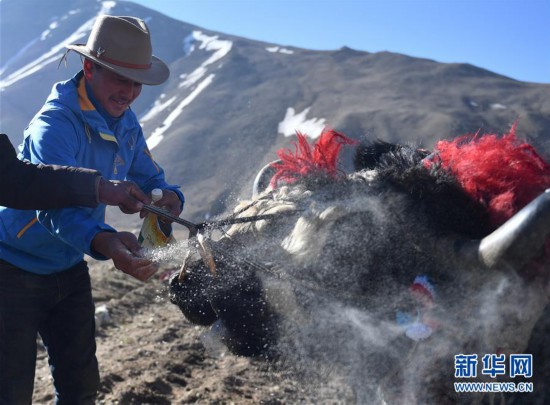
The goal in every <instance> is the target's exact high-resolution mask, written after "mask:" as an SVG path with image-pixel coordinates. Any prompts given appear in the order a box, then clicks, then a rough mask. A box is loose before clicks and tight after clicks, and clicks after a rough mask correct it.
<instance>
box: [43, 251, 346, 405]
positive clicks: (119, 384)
mask: <svg viewBox="0 0 550 405" xmlns="http://www.w3.org/2000/svg"><path fill="white" fill-rule="evenodd" d="M88 262H89V266H90V274H91V277H92V285H93V292H94V299H95V302H96V308H98V307H100V306H102V305H105V307H106V309H107V311H108V321H104V322H101V323H98V324H99V326H98V332H97V339H96V341H97V346H98V347H97V358H98V361H99V366H100V372H101V385H100V392H99V397H98V403H100V404H180V403H209V404H283V403H285V404H286V403H321V402H322V403H349V402H354V400H353V394H352V393H351V392H350V390H349V389H348V388H346V386H345V384H340V383H337V382H336V381H331V380H330V378H329V379H328V380H325V381H324V382H318V381H317V382H313V381H309V382H307V383H306V382H304V380H303V378H299V376H298V375H297V373H296V372H295V371H293V370H290V369H288V368H285V367H282V366H277V365H273V364H267V363H266V362H265V361H263V360H259V359H250V358H243V357H238V356H234V355H232V354H230V353H227V352H224V351H223V350H220V348H219V347H208V349H207V348H206V347H205V344H206V345H207V346H208V342H207V341H206V340H205V338H204V334H205V332H206V331H207V329H205V328H203V327H197V326H195V325H192V324H191V323H189V322H188V321H187V320H186V319H185V318H184V317H183V315H182V314H181V312H180V310H179V308H178V307H176V306H175V305H173V304H171V303H170V302H169V300H168V294H167V281H166V280H163V279H162V277H161V276H162V275H163V274H166V272H170V271H175V270H177V267H170V265H163V266H162V268H161V271H159V273H157V275H155V276H154V278H153V279H151V280H149V281H148V282H146V283H141V282H139V281H137V280H135V279H133V278H131V277H129V276H127V275H125V274H123V273H122V272H120V271H118V270H116V269H115V268H114V267H113V266H112V262H110V261H109V262H97V261H94V260H91V259H90V260H88ZM203 343H204V344H203ZM39 347H40V348H39V353H38V362H37V374H36V379H35V389H34V397H33V399H34V401H33V403H36V404H48V403H52V402H53V386H52V382H51V377H50V373H49V369H48V364H47V354H46V352H45V351H44V349H43V348H42V346H41V345H39Z"/></svg>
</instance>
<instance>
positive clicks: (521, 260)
mask: <svg viewBox="0 0 550 405" xmlns="http://www.w3.org/2000/svg"><path fill="white" fill-rule="evenodd" d="M549 235H550V189H547V190H546V191H545V192H544V193H542V194H541V195H540V196H538V197H537V198H535V199H534V200H533V201H531V202H530V203H529V204H528V205H527V206H525V207H524V208H523V209H522V210H521V211H519V212H518V213H517V214H515V215H514V216H513V217H512V218H510V219H509V220H508V221H506V222H505V223H504V224H503V225H502V226H500V227H499V228H498V229H497V230H496V231H494V232H493V233H491V234H489V235H487V236H486V237H485V238H483V239H482V240H481V242H480V243H479V247H478V257H479V260H480V261H481V262H482V263H483V264H485V265H486V266H487V267H488V268H497V267H502V266H506V267H511V268H513V269H516V270H517V269H520V268H521V267H523V265H525V264H526V263H527V262H529V260H531V259H533V258H534V257H535V256H537V255H538V254H540V253H541V252H542V249H543V247H544V242H545V241H546V239H547V238H548V236H549Z"/></svg>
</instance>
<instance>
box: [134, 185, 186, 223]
mask: <svg viewBox="0 0 550 405" xmlns="http://www.w3.org/2000/svg"><path fill="white" fill-rule="evenodd" d="M155 205H156V206H157V207H161V208H162V209H164V210H166V211H169V212H170V214H172V215H173V216H175V217H179V216H180V214H181V200H180V198H179V197H178V195H177V194H176V193H175V192H173V191H172V190H162V198H161V199H160V200H158V201H157V202H155ZM145 215H147V211H141V213H140V214H139V216H140V217H141V218H144V217H145Z"/></svg>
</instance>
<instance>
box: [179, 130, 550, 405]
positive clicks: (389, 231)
mask: <svg viewBox="0 0 550 405" xmlns="http://www.w3.org/2000/svg"><path fill="white" fill-rule="evenodd" d="M354 143H355V142H354V141H352V140H350V139H348V138H347V137H345V136H344V135H343V134H340V133H337V132H335V131H325V132H324V133H323V134H322V135H321V137H320V139H319V141H318V142H317V143H316V144H315V145H314V146H313V147H311V146H310V145H309V144H308V143H307V142H306V140H305V137H304V136H302V135H301V134H298V143H297V144H296V150H295V153H292V152H291V151H290V150H282V151H280V152H279V153H278V155H279V161H277V162H276V163H273V164H272V165H270V166H269V167H268V168H266V170H265V171H264V173H267V176H263V177H262V176H259V178H258V179H257V186H256V188H255V193H257V195H255V196H254V197H253V199H252V200H250V201H246V202H242V203H241V204H240V205H239V206H238V207H236V209H235V214H234V215H235V216H236V217H251V216H255V215H260V214H276V216H275V217H274V218H273V219H269V220H265V219H264V220H260V221H255V222H250V223H243V224H238V225H233V226H232V227H231V228H230V229H228V230H227V231H226V232H224V234H223V236H222V237H221V238H219V239H218V240H215V241H214V240H212V239H209V238H208V237H207V236H208V235H198V238H197V244H196V246H197V249H196V252H197V254H196V255H195V256H196V257H195V258H193V255H191V256H190V258H189V259H188V260H187V261H186V263H185V264H184V266H183V268H182V271H181V272H180V273H179V274H176V275H175V276H174V277H173V278H172V279H171V281H170V289H171V291H170V293H171V300H172V302H173V303H175V304H177V305H178V306H179V307H180V309H181V310H182V312H183V313H184V315H185V316H186V317H187V318H188V319H189V320H190V321H191V322H194V323H197V324H200V325H214V326H213V328H214V330H215V332H216V335H217V336H218V337H219V338H220V339H221V341H222V342H223V343H224V344H225V345H226V346H227V347H228V348H229V349H230V350H231V351H232V352H233V353H235V354H239V355H246V356H264V357H266V358H267V359H271V360H280V359H283V360H284V361H287V362H290V363H292V364H301V365H304V364H307V367H304V368H305V369H316V370H329V371H330V372H331V373H332V375H336V376H345V377H346V378H348V379H349V381H348V382H349V383H350V384H351V385H352V386H353V387H354V390H355V392H356V399H357V401H358V402H361V403H363V402H369V403H371V402H381V403H384V402H385V403H398V402H399V403H420V402H422V403H424V402H427V403H454V402H457V401H470V400H473V399H474V398H476V397H474V394H459V393H456V392H455V389H454V386H453V382H456V381H460V379H457V378H455V377H456V375H455V372H456V358H455V356H457V355H464V354H472V355H473V354H475V355H478V356H479V361H480V364H481V359H482V357H483V356H484V355H486V354H494V355H495V356H496V355H499V356H500V355H502V354H504V355H506V356H510V355H512V354H522V353H530V352H529V351H528V350H531V347H533V348H535V345H537V344H538V346H537V347H536V348H535V349H533V350H538V351H537V353H533V356H534V357H535V358H534V361H535V364H536V365H537V367H538V365H541V362H544V360H550V359H549V358H548V356H547V354H545V355H544V356H546V358H545V359H544V358H537V356H539V355H540V356H543V354H542V353H543V350H546V353H548V350H547V349H545V348H544V345H541V344H540V342H541V339H543V338H544V334H545V333H546V331H547V330H548V321H547V319H548V316H542V314H543V311H544V309H545V308H546V307H547V304H548V299H549V291H550V289H549V280H550V270H549V264H548V261H547V259H548V254H549V253H550V251H549V250H548V248H550V244H548V243H546V240H547V236H548V235H549V234H550V194H549V193H547V192H545V190H546V189H547V188H550V166H549V165H548V164H547V163H546V162H545V161H544V160H543V159H542V158H541V157H540V156H539V155H538V154H537V152H536V151H535V150H534V149H533V148H532V147H531V146H530V145H528V144H526V143H523V142H520V141H519V140H518V139H517V138H516V137H515V135H514V129H512V130H511V131H510V133H508V134H505V135H504V136H502V137H499V136H497V135H492V134H489V135H485V136H478V135H469V136H465V137H461V138H457V139H455V140H453V141H441V142H439V143H438V144H436V146H435V148H434V151H433V152H429V151H426V150H423V149H418V148H414V147H410V146H403V145H394V144H388V143H384V142H374V143H368V142H363V143H361V144H360V145H358V146H357V147H356V151H355V158H354V166H355V171H354V172H353V173H350V174H346V173H344V172H343V171H342V170H339V169H338V167H337V164H336V163H337V158H338V154H339V152H340V149H341V147H342V146H343V145H350V144H354ZM266 178H267V179H268V180H266ZM268 183H269V186H267V188H266V189H265V190H264V186H266V185H267V184H268ZM258 185H260V186H258ZM283 214H286V215H283ZM289 214H290V215H289ZM277 215H280V217H277ZM199 256H201V257H202V260H198V258H199ZM545 319H546V321H545V322H546V326H544V324H543V326H537V328H538V329H535V330H536V331H537V332H536V333H537V334H538V338H537V339H538V341H535V342H533V341H531V343H530V338H531V336H532V334H533V333H532V332H533V330H534V328H535V325H537V322H539V324H540V322H542V321H544V320H545ZM539 320H540V321H539ZM545 328H546V329H545ZM528 344H530V345H531V347H530V348H528ZM480 367H481V366H480ZM539 368H540V369H535V370H534V376H533V378H532V379H531V380H529V379H527V380H526V381H535V382H537V381H539V380H538V379H537V376H538V378H539V379H540V376H544V375H545V376H546V377H545V378H548V374H544V373H543V370H542V365H541V367H539ZM537 373H538V374H537ZM500 374H502V373H500ZM506 377H510V375H509V374H506V375H498V376H495V375H483V374H482V373H480V372H478V373H477V379H476V381H489V382H492V381H506ZM508 380H509V381H516V380H510V378H508ZM534 388H535V391H536V392H537V393H538V394H537V395H538V396H537V397H535V396H533V395H534V394H532V396H530V397H522V396H519V397H516V398H515V400H516V401H520V400H522V398H528V400H529V401H531V400H533V399H535V398H539V400H540V398H544V395H545V392H544V389H543V386H542V384H540V385H539V386H537V385H536V384H535V387H534ZM524 395H528V394H524ZM518 398H519V399H518ZM546 399H547V400H548V398H546ZM542 400H543V401H544V399H542ZM529 401H528V402H529Z"/></svg>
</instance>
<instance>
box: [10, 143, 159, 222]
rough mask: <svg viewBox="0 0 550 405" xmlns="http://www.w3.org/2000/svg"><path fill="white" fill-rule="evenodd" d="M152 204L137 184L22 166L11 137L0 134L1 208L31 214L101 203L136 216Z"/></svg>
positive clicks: (74, 170)
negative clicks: (49, 209)
mask: <svg viewBox="0 0 550 405" xmlns="http://www.w3.org/2000/svg"><path fill="white" fill-rule="evenodd" d="M150 202H151V199H150V198H149V197H147V196H146V195H145V194H144V193H143V192H142V191H141V190H140V188H139V187H138V186H137V185H136V184H135V183H132V182H129V181H114V180H113V181H107V180H105V179H104V178H103V177H102V176H101V174H100V173H99V172H98V171H96V170H90V169H83V168H79V167H78V168H77V167H66V166H50V165H42V164H40V165H33V164H32V163H29V162H23V161H21V160H19V159H17V155H16V153H15V149H14V148H13V146H12V144H11V143H10V140H9V138H8V136H7V135H5V134H0V205H3V206H5V207H10V208H17V209H22V210H32V209H48V208H63V207H66V206H69V205H82V206H84V207H92V208H94V207H97V205H98V204H99V203H101V204H107V205H118V206H119V207H120V209H121V210H122V211H123V212H126V213H128V214H133V213H135V212H138V211H141V210H142V209H143V204H149V203H150Z"/></svg>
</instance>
